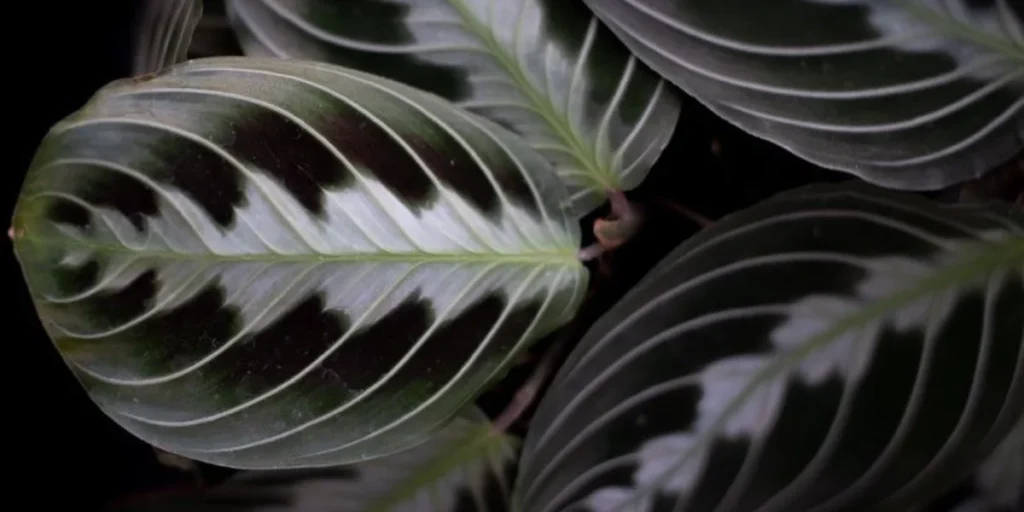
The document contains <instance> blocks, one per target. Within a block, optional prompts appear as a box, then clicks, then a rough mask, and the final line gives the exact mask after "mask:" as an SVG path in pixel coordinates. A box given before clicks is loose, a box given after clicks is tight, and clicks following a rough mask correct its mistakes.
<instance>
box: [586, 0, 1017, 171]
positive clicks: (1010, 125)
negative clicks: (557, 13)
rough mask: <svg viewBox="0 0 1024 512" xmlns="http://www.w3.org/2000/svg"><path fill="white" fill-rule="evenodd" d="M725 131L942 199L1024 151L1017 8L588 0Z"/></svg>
mask: <svg viewBox="0 0 1024 512" xmlns="http://www.w3.org/2000/svg"><path fill="white" fill-rule="evenodd" d="M585 1H586V3H587V4H588V5H589V6H590V7H591V8H592V9H593V10H594V12H595V13H596V14H597V15H598V16H599V17H600V18H601V20H602V21H604V22H605V23H607V24H608V26H609V28H611V29H612V30H613V31H614V32H615V33H616V34H617V35H618V36H619V37H620V38H621V39H622V40H623V41H624V42H625V43H626V45H627V46H628V47H629V48H630V49H632V50H633V51H634V52H636V54H637V56H638V57H639V58H640V59H642V60H643V61H644V62H646V63H647V64H648V65H650V66H651V67H652V68H654V69H655V70H656V71H658V72H659V73H661V74H662V75H664V76H665V77H666V78H667V79H669V80H671V81H672V82H673V83H675V84H676V85H678V86H679V87H681V88H682V89H684V90H685V91H687V92H689V93H690V94H692V95H694V96H695V97H697V99H699V100H700V101H702V102H703V103H704V104H706V105H707V106H708V107H710V108H711V109H712V110H714V111H715V112H716V113H717V114H718V115H720V116H721V117H723V118H725V119H727V120H729V121H730V122H732V123H734V124H736V125H738V126H739V127H741V128H743V129H744V130H746V131H748V132H750V133H753V134H754V135H757V136H759V137H763V138H765V139H768V140H770V141H772V142H774V143H776V144H779V145H781V146H783V147H785V148H787V149H789V150H791V151H792V152H794V153H796V154H797V155H799V156H801V157H802V158H804V159H806V160H809V161H811V162H814V163H817V164H819V165H822V166H825V167H829V168H833V169H837V170H841V171H845V172H849V173H853V174H855V175H857V176H860V177H861V178H864V179H865V180H868V181H870V182H873V183H876V184H880V185H884V186H886V187H889V188H900V189H917V190H922V189H938V188H942V187H945V186H947V185H951V184H954V183H956V182H960V181H963V180H967V179H970V178H974V177H977V176H980V175H982V174H984V173H985V172H987V171H988V170H990V169H992V168H993V167H995V166H996V165H998V164H1000V163H1002V162H1004V161H1006V160H1008V159H1009V158H1010V157H1012V156H1013V155H1014V154H1015V153H1016V152H1019V151H1020V150H1021V149H1022V147H1024V23H1022V16H1024V3H1021V2H1019V1H1017V0H986V1H975V0H773V1H771V2H752V1H749V0H690V1H681V0H585Z"/></svg>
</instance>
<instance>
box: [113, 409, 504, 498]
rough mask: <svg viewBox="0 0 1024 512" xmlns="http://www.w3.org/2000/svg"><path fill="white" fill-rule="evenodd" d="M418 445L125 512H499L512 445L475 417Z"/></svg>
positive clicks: (248, 474) (259, 477)
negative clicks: (352, 461) (385, 455)
mask: <svg viewBox="0 0 1024 512" xmlns="http://www.w3.org/2000/svg"><path fill="white" fill-rule="evenodd" d="M468 412H469V413H470V414H467V415H465V416H464V417H460V418H457V419H456V420H455V421H453V422H452V423H450V424H449V425H448V426H447V427H445V428H444V429H443V430H441V431H440V432H438V433H437V434H436V435H434V436H432V437H431V438H430V439H429V440H427V441H426V442H425V443H423V444H420V445H418V446H416V447H414V448H411V449H409V450H406V451H403V452H401V453H397V454H394V455H389V456H387V457H382V458H379V459H375V460H372V461H367V462H362V463H357V464H352V465H346V466H338V467H332V468H324V469H291V470H276V471H243V472H241V473H238V474H237V475H235V476H234V477H232V478H231V479H229V480H228V481H227V482H225V483H224V484H222V485H220V486H217V487H214V488H211V489H209V490H207V491H204V492H202V493H200V494H198V495H191V496H189V495H185V496H180V497H168V496H160V497H158V498H155V499H152V500H148V501H146V502H143V503H135V504H133V505H132V506H125V507H119V508H118V509H115V510H124V511H129V510H130V511H132V512H243V511H244V512H391V511H394V512H445V511H453V512H454V511H460V512H506V511H508V510H510V509H509V506H508V498H509V494H510V493H511V482H510V481H509V478H508V475H509V474H510V473H511V470H512V469H513V468H512V466H513V464H514V462H515V459H516V449H517V446H516V445H517V442H516V440H515V439H514V438H512V437H510V436H507V435H505V434H502V433H501V432H498V431H496V430H495V429H494V428H493V427H491V425H490V423H488V422H487V418H486V417H484V416H483V413H481V412H480V411H479V410H477V409H475V408H470V410H469V411H468Z"/></svg>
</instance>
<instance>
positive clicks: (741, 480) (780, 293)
mask: <svg viewBox="0 0 1024 512" xmlns="http://www.w3.org/2000/svg"><path fill="white" fill-rule="evenodd" d="M986 208H987V207H980V206H939V205H938V204H937V203H932V202H929V201H926V200H924V199H921V198H920V197H917V196H914V195H910V194H906V193H894V192H890V191H884V190H879V189H875V188H873V187H870V188H869V187H867V186H865V185H863V184H857V185H856V186H853V185H843V186H812V187H808V188H804V189H800V190H797V191H791V192H787V193H785V194H782V195H780V196H776V197H775V198H772V199H770V200H768V201H765V202H763V203H761V204H759V205H757V206H755V207H752V208H750V209H748V210H745V211H742V212H740V213H737V214H734V215H731V216H729V217H726V218H724V219H722V220H720V221H718V222H716V223H715V224H714V225H712V226H711V227H710V228H709V229H706V230H705V231H703V232H701V233H700V234H698V235H697V236H695V237H694V238H692V239H690V240H688V241H687V242H686V243H684V244H683V245H681V246H680V247H679V248H678V249H677V250H676V251H674V252H673V253H671V254H670V255H669V256H667V257H666V258H665V259H664V260H663V261H662V262H661V263H660V264H659V265H658V266H656V267H655V268H654V269H653V270H652V271H651V272H650V274H649V275H648V276H647V277H645V278H644V280H643V281H642V282H641V283H640V284H639V285H638V286H637V287H636V288H634V289H633V290H632V291H631V292H630V293H629V294H628V295H627V296H626V297H625V298H624V299H623V300H622V301H621V302H620V303H619V304H617V305H616V306H615V307H613V308H612V309H611V310H610V311H609V312H608V313H607V314H606V315H605V316H603V317H602V318H601V319H600V320H599V321H598V322H597V323H595V325H594V326H593V327H592V329H591V330H590V332H589V333H588V334H587V335H586V336H585V337H584V339H583V340H582V341H581V342H580V344H579V345H578V346H577V348H576V349H575V351H574V352H573V354H571V355H570V356H569V359H568V361H567V362H566V364H565V365H564V366H563V367H562V368H561V369H560V372H559V374H558V375H557V376H556V377H555V380H554V381H553V383H552V385H551V388H550V390H549V391H548V393H547V394H546V395H545V397H544V399H543V400H542V402H541V403H540V405H539V409H538V411H537V414H536V417H535V419H534V421H533V423H532V424H531V427H530V432H529V435H528V437H527V440H526V445H525V451H524V457H523V466H522V467H521V469H520V480H519V481H518V482H517V484H516V495H517V500H518V501H517V503H518V504H519V507H518V509H520V510H529V511H531V512H534V511H535V512H549V511H555V510H559V511H561V510H588V511H602V512H605V511H612V510H618V511H625V510H629V511H634V510H641V511H649V510H676V511H682V512H694V511H701V512H705V511H717V512H754V511H757V512H767V511H798V510H799V511H807V512H812V511H813V512H825V511H828V512H839V511H851V512H852V511H865V510H911V508H912V507H913V506H916V505H920V504H922V503H925V502H927V501H929V500H930V499H931V498H933V497H934V496H935V495H936V494H938V493H941V492H942V491H943V490H944V489H947V488H949V487H951V486H952V485H955V484H957V483H959V482H961V481H962V480H963V479H965V478H967V477H968V476H969V475H970V473H971V472H972V471H973V470H974V469H975V468H977V467H978V465H979V464H981V463H982V461H983V460H984V459H986V458H988V457H989V456H990V455H991V454H992V453H993V451H994V449H996V447H997V446H998V445H999V444H1000V443H1001V442H1003V440H1004V439H1005V438H1007V436H1008V435H1009V432H1010V431H1011V430H1012V429H1013V428H1014V426H1015V425H1017V426H1018V428H1019V425H1020V422H1021V421H1022V412H1024V315H1022V314H1021V312H1022V311H1024V215H1021V213H1020V212H1019V211H1018V212H1016V213H1012V214H1008V213H1007V211H1006V209H1005V208H1001V209H1000V208H997V207H994V206H993V207H992V208H988V209H986ZM854 234H855V235H854ZM573 504H575V505H576V506H578V507H580V508H571V507H570V506H571V505H573ZM673 507H675V508H673Z"/></svg>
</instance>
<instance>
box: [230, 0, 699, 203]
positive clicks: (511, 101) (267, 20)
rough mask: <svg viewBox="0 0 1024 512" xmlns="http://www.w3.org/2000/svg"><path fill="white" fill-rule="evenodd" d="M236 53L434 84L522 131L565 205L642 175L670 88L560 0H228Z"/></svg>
mask: <svg viewBox="0 0 1024 512" xmlns="http://www.w3.org/2000/svg"><path fill="white" fill-rule="evenodd" d="M228 7H229V11H230V14H231V17H232V20H233V22H234V24H235V27H236V30H237V31H238V33H239V38H240V40H241V42H242V46H243V48H244V49H245V50H246V53H247V54H253V55H272V56H276V57H288V58H302V59H312V60H321V61H327V62H334V63H337V64H342V65H345V66H350V67H354V68H358V69H362V70H364V71H367V72H369V73H374V74H378V75H381V76H386V77H388V78H392V79H395V80H399V81H402V82H405V83H408V84H410V85H412V86H414V87H418V88H420V89H424V90H428V91H432V92H435V93H437V94H440V95H441V96H444V97H445V98H448V99H449V100H451V101H453V102H455V103H456V104H457V105H459V106H462V107H464V108H467V109H469V110H471V111H473V112H476V113H478V114H480V115H483V116H484V117H487V118H490V119H492V120H494V121H496V122H498V123H500V124H502V125H504V126H506V127H508V128H510V129H511V130H512V131H514V132H516V133H518V134H520V135H522V136H523V137H525V138H526V139H527V140H528V141H529V143H530V144H531V145H532V146H533V147H534V148H535V149H537V150H538V151H540V152H541V153H543V154H544V155H545V156H547V157H548V158H549V160H551V161H552V162H554V163H555V165H556V169H557V171H558V173H559V175H560V176H561V177H562V179H563V181H564V182H565V183H566V185H567V186H568V188H569V192H570V194H571V208H572V211H574V212H577V214H578V215H581V216H582V215H583V214H586V213H587V212H589V211H590V210H592V209H593V208H595V207H596V206H598V205H600V204H601V202H602V201H603V200H604V198H605V193H606V191H607V190H608V189H623V190H628V189H631V188H633V187H636V186H637V185H639V184H640V182H641V181H643V179H644V177H645V176H646V174H647V172H648V170H649V169H650V168H651V166H652V165H654V162H655V161H656V160H657V159H658V157H659V156H660V155H661V151H662V149H663V148H664V146H665V145H666V144H667V143H668V140H669V137H670V136H671V134H672V131H673V130H674V129H675V124H676V120H677V118H678V116H679V101H678V98H677V97H676V93H675V91H674V90H673V88H672V87H671V86H669V85H667V84H666V83H665V82H664V81H662V80H661V78H660V77H658V76H657V75H656V74H654V73H653V72H651V71H650V69H648V68H647V67H646V66H644V65H643V64H642V63H640V62H639V61H637V60H636V58H635V57H633V56H632V55H631V54H630V53H629V51H628V50H626V48H625V47H624V46H622V44H621V43H620V42H619V41H618V40H617V39H616V38H615V36H614V35H612V34H611V32H609V31H608V29H607V28H605V27H604V26H603V25H601V24H600V23H599V22H598V21H597V19H596V18H594V17H593V15H592V14H591V13H590V12H589V11H588V10H587V8H586V7H585V6H584V5H583V4H582V3H580V2H577V1H572V2H570V1H563V0H352V1H345V2H338V1H335V0H228Z"/></svg>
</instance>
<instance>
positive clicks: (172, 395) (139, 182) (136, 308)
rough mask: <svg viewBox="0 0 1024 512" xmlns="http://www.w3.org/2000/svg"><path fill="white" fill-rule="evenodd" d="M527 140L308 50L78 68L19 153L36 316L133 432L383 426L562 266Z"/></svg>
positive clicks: (420, 400)
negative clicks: (62, 104)
mask: <svg viewBox="0 0 1024 512" xmlns="http://www.w3.org/2000/svg"><path fill="white" fill-rule="evenodd" d="M564 197H565V189H564V188H563V187H562V186H561V184H560V182H559V180H558V178H557V176H556V175H555V174H554V173H553V172H552V170H551V168H550V167H549V166H548V165H547V164H546V162H545V161H544V159H543V158H542V157H541V156H540V155H538V154H536V153H534V152H533V151H532V150H530V149H529V148H528V147H527V146H526V145H525V144H523V143H522V142H521V141H520V139H519V138H518V137H516V136H514V135H512V134H511V133H508V132H506V131H505V130H503V129H501V128H500V127H498V126H496V125H493V124H491V123H489V122H487V121H486V120H484V119H481V118H478V117H476V116H473V115H471V114H468V113H464V112H462V111H460V110H458V109H455V108H453V107H452V106H451V105H450V104H449V103H447V102H445V101H443V100H441V99H440V98H437V97H435V96H433V95H428V94H425V93H422V92H419V91H416V90H414V89H412V88H409V87H406V86H404V85H402V84H399V83H397V82H391V81H388V80H384V79H380V78H378V77H374V76H371V75H367V74H363V73H359V72H356V71H352V70H348V69H345V68H340V67H337V66H332V65H328V64H319V63H309V62H297V61H283V60H278V59H251V58H234V57H225V58H212V59H201V60H194V61H190V62H188V63H185V64H181V65H177V66H174V67H172V68H169V69H168V70H166V71H165V72H162V73H160V74H159V75H157V76H155V77H151V78H149V79H148V80H145V81H138V80H136V81H123V82H119V83H115V84H112V85H110V86H108V87H107V88H105V89H103V90H101V91H100V92H99V93H97V95H96V96H95V97H94V98H93V99H92V100H91V101H90V102H89V103H88V104H87V105H86V106H85V107H84V108H83V109H82V110H80V111H79V112H78V113H76V114H75V115H73V116H71V117H70V118H68V119H66V120H65V121H62V122H61V123H58V124H57V125H56V126H54V128H53V129H52V130H51V132H50V133H49V135H48V136H47V138H46V139H45V140H44V141H43V143H42V145H41V147H40V149H39V152H38V154H37V156H36V158H35V160H34V161H33V163H32V168H31V169H30V170H29V173H28V177H27V179H26V183H25V185H24V187H23V190H22V195H21V198H20V200H19V205H18V208H17V211H16V214H15V226H14V235H15V238H16V250H17V253H18V257H19V259H20V261H21V264H22V267H23V270H24V272H25V277H26V279H27V280H28V282H29V285H30V289H31V291H32V293H33V297H34V299H35V301H36V307H37V310H38V312H39V315H40V317H41V318H42V320H43V323H44V326H45V327H46V328H47V330H48V332H49V333H50V335H51V337H52V338H53V339H54V342H55V344H56V346H57V348H58V349H59V350H60V352H61V354H62V355H63V356H64V358H65V359H66V361H67V363H68V364H69V366H70V367H71V368H72V369H73V370H74V371H75V373H76V374H77V375H78V377H79V379H80V380H81V381H82V383H83V384H84V385H85V387H86V388H87V389H88V391H89V393H90V395H91V396H92V398H93V399H94V400H95V401H96V402H97V404H99V406H100V407H101V408H102V409H103V410H104V411H105V412H106V413H107V414H108V415H110V416H111V418H113V419H114V420H115V421H117V422H118V423H119V424H121V425H122V426H123V427H125V428H126V429H128V430H129V431H131V432H132V433H134V434H135V435H137V436H138V437H140V438H142V439H144V440H146V441H148V442H150V443H152V444H153V445H155V446H157V447H159V448H161V449H163V450H166V451H169V452H171V453H175V454H178V455H182V456H185V457H189V458H192V459H196V460H200V461H206V462H211V463H214V464H219V465H224V466H232V467H238V468H256V469H261V468H283V467H312V466H326V465H335V464H340V463H347V462H352V461H357V460H363V459H367V458H373V457H377V456H381V455H385V454H387V453H392V452H396V451H399V450H401V449H403V448H405V447H407V446H411V445H413V444H416V443H419V442H420V441H422V440H423V439H424V438H425V436H427V435H429V434H430V433H431V432H432V431H434V430H435V429H437V428H439V427H440V426H441V425H443V424H444V423H445V422H446V421H447V420H448V419H449V418H450V417H451V416H452V415H453V414H455V412H456V411H457V410H458V409H460V408H461V407H462V406H463V405H464V404H465V403H466V402H467V401H469V400H471V399H472V398H473V397H474V396H475V395H476V394H477V393H479V391H480V390H481V388H482V387H483V386H484V385H485V384H486V383H488V382H490V381H491V380H493V379H494V378H496V377H498V376H500V375H501V374H502V372H503V371H504V369H505V368H506V367H507V365H508V363H509V361H510V360H511V359H512V358H513V357H514V356H515V354H516V353H518V352H519V351H520V350H521V349H522V348H523V347H525V346H526V345H527V344H529V343H530V342H531V341H533V340H535V339H537V338H538V337H539V336H542V335H544V334H546V333H548V332H550V331H551V330H553V329H554V328H556V327H557V326H559V325H560V324H562V323H564V322H565V321H567V320H568V319H569V318H571V317H572V316H573V314H574V312H575V309H576V307H577V305H578V302H579V301H580V300H581V297H582V292H583V290H584V289H585V288H586V279H587V277H586V272H585V269H584V267H583V266H582V265H581V264H580V263H579V261H578V260H577V259H576V251H577V249H578V247H579V243H580V234H579V231H578V224H577V222H576V221H575V219H573V218H571V217H568V216H567V215H566V214H565V213H564V212H563V211H561V210H560V209H559V208H558V206H557V205H558V203H559V201H560V200H561V199H563V198H564Z"/></svg>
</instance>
